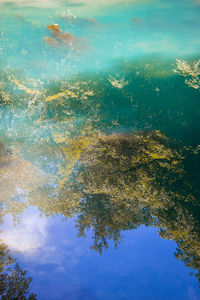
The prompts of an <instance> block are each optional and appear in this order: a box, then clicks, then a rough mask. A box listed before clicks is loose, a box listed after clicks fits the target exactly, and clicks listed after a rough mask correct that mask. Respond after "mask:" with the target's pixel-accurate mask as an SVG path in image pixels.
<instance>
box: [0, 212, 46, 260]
mask: <svg viewBox="0 0 200 300" xmlns="http://www.w3.org/2000/svg"><path fill="white" fill-rule="evenodd" d="M46 226H47V221H46V219H45V218H42V217H40V216H39V215H38V214H37V213H35V212H34V214H32V215H30V214H29V213H28V214H26V213H25V214H24V216H23V218H22V220H21V222H20V224H18V225H16V226H14V225H13V224H12V222H10V218H9V217H6V218H5V225H4V227H5V229H4V230H3V232H2V233H1V235H0V236H1V238H2V240H3V241H4V243H5V244H7V245H8V247H9V249H11V250H14V251H19V252H21V253H23V254H26V255H32V254H34V253H36V252H37V251H38V250H39V248H41V247H42V246H43V245H44V244H45V241H46V238H47V230H46Z"/></svg>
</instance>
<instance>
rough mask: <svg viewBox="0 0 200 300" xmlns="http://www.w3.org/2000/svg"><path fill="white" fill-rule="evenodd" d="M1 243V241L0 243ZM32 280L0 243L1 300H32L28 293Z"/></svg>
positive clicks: (33, 297) (30, 294) (33, 296)
mask: <svg viewBox="0 0 200 300" xmlns="http://www.w3.org/2000/svg"><path fill="white" fill-rule="evenodd" d="M0 242H1V241H0ZM31 282H32V278H31V277H30V276H28V275H27V271H24V270H23V269H22V268H21V267H20V266H19V264H18V263H16V260H15V259H14V258H13V255H12V254H11V253H10V251H9V249H8V248H7V246H6V245H5V244H4V243H2V242H1V243H0V297H1V299H2V300H18V299H19V300H26V299H29V300H34V299H36V296H35V295H34V294H33V293H29V288H30V284H31Z"/></svg>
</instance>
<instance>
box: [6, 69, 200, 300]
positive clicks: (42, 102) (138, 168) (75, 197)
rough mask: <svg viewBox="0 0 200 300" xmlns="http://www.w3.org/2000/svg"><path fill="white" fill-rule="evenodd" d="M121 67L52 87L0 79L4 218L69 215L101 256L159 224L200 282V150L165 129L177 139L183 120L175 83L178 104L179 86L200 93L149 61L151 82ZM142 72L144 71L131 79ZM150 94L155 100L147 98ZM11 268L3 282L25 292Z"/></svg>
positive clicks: (9, 76)
mask: <svg viewBox="0 0 200 300" xmlns="http://www.w3.org/2000/svg"><path fill="white" fill-rule="evenodd" d="M120 69H122V70H123V72H124V70H126V76H124V77H122V76H121V77H120V76H119V75H116V76H115V75H113V74H112V76H107V74H104V75H103V76H102V77H98V76H96V77H95V76H94V75H93V79H92V80H90V78H89V79H88V77H90V76H88V77H87V76H85V78H84V76H83V77H82V78H76V80H71V81H67V82H66V81H56V80H55V81H54V82H53V83H52V82H51V83H49V82H44V83H41V82H39V81H37V80H32V81H31V80H29V81H28V80H24V81H23V80H22V81H19V80H18V79H17V78H18V77H17V74H14V75H13V74H10V73H9V72H7V73H4V74H2V75H1V93H0V105H1V106H0V107H1V110H0V113H1V116H2V118H1V123H2V124H1V129H2V134H1V136H2V145H1V146H0V179H1V181H0V184H1V190H2V194H1V216H2V217H3V216H4V215H5V214H8V213H9V214H12V215H13V216H14V217H16V216H17V215H20V213H22V212H23V210H24V209H25V208H26V207H28V206H30V205H32V206H37V207H38V208H39V209H40V210H41V211H42V212H43V213H44V214H46V215H47V216H50V215H55V214H61V215H63V216H64V217H66V218H69V217H73V218H74V220H75V222H76V226H77V228H78V230H79V235H80V236H86V235H87V232H88V231H89V230H92V232H93V245H92V248H93V249H95V250H97V251H99V252H100V253H102V251H103V249H104V248H108V247H109V242H111V241H113V242H114V244H115V246H116V247H117V246H118V244H119V243H120V242H121V241H122V234H123V231H124V230H133V229H136V228H137V227H138V226H140V225H145V226H155V227H157V228H159V234H160V236H161V237H162V238H165V239H172V240H174V241H175V242H176V243H177V252H176V254H175V256H176V258H177V259H180V260H182V261H183V262H184V263H185V264H186V266H188V267H190V268H192V269H195V270H198V274H197V277H198V278H199V277H200V275H199V274H200V273H199V272H200V228H199V227H200V225H199V219H200V190H199V179H200V178H199V170H200V153H199V148H198V147H197V145H196V144H195V143H193V145H192V146H188V144H186V143H182V142H179V143H178V142H176V141H175V140H173V139H172V138H168V137H167V135H166V133H168V134H169V136H173V134H172V130H171V129H170V128H167V129H166V128H165V126H164V125H163V123H164V124H165V123H167V124H168V123H169V121H171V119H173V121H174V123H175V124H176V125H177V128H178V129H177V131H178V133H180V131H181V130H182V129H181V128H182V126H183V122H182V116H184V117H185V116H186V115H187V112H186V111H185V110H184V108H182V106H181V103H178V104H177V105H179V106H178V109H177V110H175V111H176V113H175V114H174V115H173V114H172V111H171V110H173V109H174V107H173V109H171V107H168V102H166V101H168V98H169V95H168V89H167V87H168V86H170V85H171V80H172V79H173V86H172V88H171V91H172V94H171V97H172V99H175V98H177V99H179V98H180V97H179V95H177V94H176V84H177V85H179V86H181V87H183V92H184V93H186V95H187V96H188V95H189V92H188V89H190V93H191V90H192V93H194V99H195V101H196V100H197V98H198V97H199V94H197V93H199V91H198V90H197V89H194V90H193V89H191V88H190V87H188V86H187V85H185V83H184V80H183V81H182V82H181V77H180V78H179V76H178V75H177V76H178V77H175V78H174V76H176V75H175V74H173V72H172V70H171V73H172V74H171V73H170V74H164V75H163V73H162V76H163V77H164V78H162V76H161V74H160V73H159V74H158V71H157V72H155V70H154V66H153V64H152V65H150V67H149V66H148V65H146V64H145V65H144V70H143V71H145V77H144V76H143V73H142V70H140V69H138V68H137V67H135V66H134V67H133V68H132V69H130V70H127V69H126V65H125V64H124V65H120ZM136 69H137V70H138V71H137V72H139V75H136V72H135V73H134V75H132V77H131V75H130V74H131V72H132V71H133V70H134V71H135V70H136ZM148 72H149V73H148ZM166 77H167V79H166ZM175 81H176V84H174V82H175ZM6 82H7V84H6ZM136 83H137V90H134V88H132V85H133V86H134V84H136ZM43 85H44V86H45V88H44V87H43ZM145 85H146V89H145V92H143V87H144V86H145ZM157 85H159V88H157ZM130 86H131V88H130ZM138 86H139V87H140V88H141V89H140V91H142V92H140V93H141V94H139V92H138ZM163 86H164V87H165V89H163V90H162V87H163ZM156 88H157V89H156ZM160 89H161V90H160ZM145 93H147V95H146V94H145ZM148 93H149V94H148ZM149 95H150V96H151V97H152V99H153V100H152V102H151V104H149V102H148V101H146V102H145V101H144V100H143V99H148V97H149ZM156 97H157V98H156ZM188 97H189V96H188ZM11 99H12V101H11ZM115 99H116V101H115ZM133 99H134V100H133ZM155 99H157V100H155ZM166 99H167V100H166ZM161 100H162V101H161ZM158 102H159V105H158ZM174 103H175V101H174ZM174 103H173V101H172V104H171V105H172V106H173V105H174ZM193 104H195V105H194V107H197V103H196V102H195V103H193ZM193 104H192V105H193ZM190 106H191V104H190ZM124 107H126V109H127V111H126V112H125V114H124V115H123V114H122V113H121V111H122V110H123V109H124ZM138 107H139V108H140V110H139V109H138ZM198 107H199V99H198ZM127 113H130V115H131V116H132V115H134V116H135V117H136V118H137V120H139V121H140V120H141V119H142V120H145V122H146V123H147V125H148V124H149V123H148V122H150V121H149V119H150V118H151V130H147V129H148V126H147V129H145V130H144V127H145V126H143V123H142V122H143V121H142V122H141V124H140V126H137V125H136V124H134V125H133V124H132V123H133V121H132V118H128V120H127ZM179 115H180V116H181V117H180V118H178V116H179ZM110 116H112V117H111V118H110ZM196 116H197V117H198V116H200V109H199V108H198V109H196ZM158 118H161V119H164V120H165V122H163V123H162V122H160V121H159V122H160V123H161V126H160V128H159V129H160V130H153V129H152V128H158V126H157V119H158ZM185 120H186V121H185V123H184V126H185V127H184V129H183V130H182V131H181V132H183V135H182V136H183V137H185V136H186V141H188V139H187V135H188V133H187V134H186V135H185V132H186V131H188V132H190V130H191V126H192V125H191V124H190V123H189V121H188V119H187V118H185ZM27 124H28V126H25V125H27ZM105 124H106V130H105ZM198 124H199V123H198ZM198 126H199V125H197V128H195V130H196V131H197V132H198ZM169 127H170V126H169ZM11 128H12V130H10V129H11ZM141 128H142V130H141ZM165 129H166V130H165ZM170 130H171V131H170ZM196 131H195V137H196ZM113 132H122V133H113ZM162 132H165V134H163V133H162ZM170 134H171V135H170ZM175 137H176V133H175ZM3 144H5V146H4V145H3ZM7 149H9V151H8V150H7ZM16 173H17V174H18V175H17V180H16ZM5 176H6V180H5ZM9 187H11V188H9ZM8 191H9V192H8ZM2 249H3V248H2ZM2 251H4V250H2ZM5 251H6V250H5ZM2 253H4V252H2ZM9 272H11V273H9V274H11V275H9V274H8V275H6V277H5V278H6V280H8V281H9V280H14V279H12V278H16V276H18V277H20V278H21V279H20V280H25V281H24V283H23V284H24V289H25V288H26V287H28V285H29V284H30V280H29V279H22V278H24V276H25V275H26V273H24V271H22V270H21V269H20V267H19V266H18V265H16V267H15V268H14V269H13V271H9ZM12 272H14V273H12ZM12 274H13V275H12ZM9 276H11V277H9ZM13 276H14V277H13ZM9 278H10V279H9ZM199 279H200V278H199ZM9 282H11V281H9ZM6 284H8V283H5V284H4V285H5V289H4V293H6V289H7V287H6ZM23 284H22V286H23ZM13 286H15V283H14V282H13ZM30 297H31V296H30ZM22 299H24V298H22ZM30 299H31V298H30Z"/></svg>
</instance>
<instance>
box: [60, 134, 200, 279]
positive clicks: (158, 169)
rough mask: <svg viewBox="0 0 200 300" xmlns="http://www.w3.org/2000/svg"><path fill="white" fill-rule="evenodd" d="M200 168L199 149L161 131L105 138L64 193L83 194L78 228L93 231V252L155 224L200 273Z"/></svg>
mask: <svg viewBox="0 0 200 300" xmlns="http://www.w3.org/2000/svg"><path fill="white" fill-rule="evenodd" d="M199 167H200V156H199V151H198V149H197V150H194V149H192V148H188V147H185V146H183V145H177V144H176V143H175V142H173V141H171V140H170V139H168V138H167V137H166V136H164V135H162V134H161V133H160V132H158V131H154V132H139V133H134V134H127V135H120V134H119V135H111V136H102V137H101V138H99V139H98V140H96V142H95V143H93V144H92V145H90V146H89V147H88V149H87V150H85V151H84V152H83V154H82V156H81V158H80V160H79V163H78V165H77V167H76V175H75V178H73V185H67V184H66V185H65V187H64V188H63V191H62V192H64V191H66V190H67V189H68V188H69V186H70V189H71V188H72V187H73V189H74V190H76V191H78V190H79V191H81V194H80V199H81V201H80V203H79V213H78V216H77V221H76V222H77V227H78V229H79V235H80V236H85V235H86V233H87V231H88V230H89V229H92V231H93V237H94V244H93V246H92V248H93V249H95V250H97V251H99V252H100V253H101V252H102V250H103V248H108V242H109V240H113V241H114V244H115V246H117V245H118V244H119V243H120V241H121V232H122V231H123V230H128V229H135V228H137V227H138V226H140V225H142V224H145V225H146V226H148V225H152V226H156V227H158V228H160V236H161V237H163V238H166V239H172V240H174V241H175V242H176V243H177V252H176V254H175V256H176V258H177V259H180V260H182V261H183V262H184V263H185V264H186V265H187V266H189V267H190V268H193V269H197V270H198V272H199V270H200V266H199V264H200V228H199V227H200V226H199V219H200V203H199V199H200V197H199V196H200V195H199ZM68 193H69V191H68ZM69 194H70V193H69ZM199 274H200V273H198V274H197V277H198V278H199Z"/></svg>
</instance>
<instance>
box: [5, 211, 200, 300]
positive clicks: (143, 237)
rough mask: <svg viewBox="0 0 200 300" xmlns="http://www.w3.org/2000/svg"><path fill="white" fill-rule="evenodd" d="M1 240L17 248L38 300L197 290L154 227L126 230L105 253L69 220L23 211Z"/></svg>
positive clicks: (180, 294) (188, 294)
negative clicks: (95, 248)
mask: <svg viewBox="0 0 200 300" xmlns="http://www.w3.org/2000/svg"><path fill="white" fill-rule="evenodd" d="M3 232H4V233H3V236H2V235H1V237H3V238H4V240H5V242H6V243H7V244H8V246H9V248H10V249H11V250H15V251H20V253H21V254H19V255H17V257H18V261H19V262H20V263H21V265H22V266H23V267H24V268H25V269H26V270H28V272H29V274H30V275H31V276H33V278H34V282H33V285H32V286H33V289H34V292H35V293H36V294H37V295H38V299H63V298H65V299H102V298H103V299H116V298H117V299H146V297H147V296H148V298H149V299H169V298H170V299H191V300H193V299H194V300H196V299H198V298H199V296H200V294H199V290H198V286H197V282H196V281H195V279H194V277H191V276H190V275H189V270H188V269H186V267H184V265H183V264H182V263H181V262H178V261H177V260H176V259H175V258H174V256H173V252H174V251H175V248H176V244H175V243H174V242H173V241H166V240H162V239H160V238H159V237H158V234H157V232H156V230H155V229H151V228H145V227H143V226H141V227H140V228H139V229H138V230H137V231H134V232H124V233H123V236H124V237H123V240H124V242H123V244H122V245H120V247H119V249H118V250H115V249H114V247H113V246H111V248H110V249H109V250H108V251H107V252H105V253H104V254H103V255H99V254H98V253H96V252H93V251H91V250H90V249H89V244H91V235H89V236H88V239H87V240H86V239H84V238H77V230H76V229H75V228H74V224H73V222H72V221H62V218H60V217H56V218H48V219H45V218H44V217H40V216H39V212H38V211H37V210H35V209H33V210H28V211H26V212H25V213H24V216H23V219H22V220H21V224H19V225H17V226H16V227H13V224H12V222H9V220H8V218H6V219H5V223H4V226H3Z"/></svg>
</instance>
